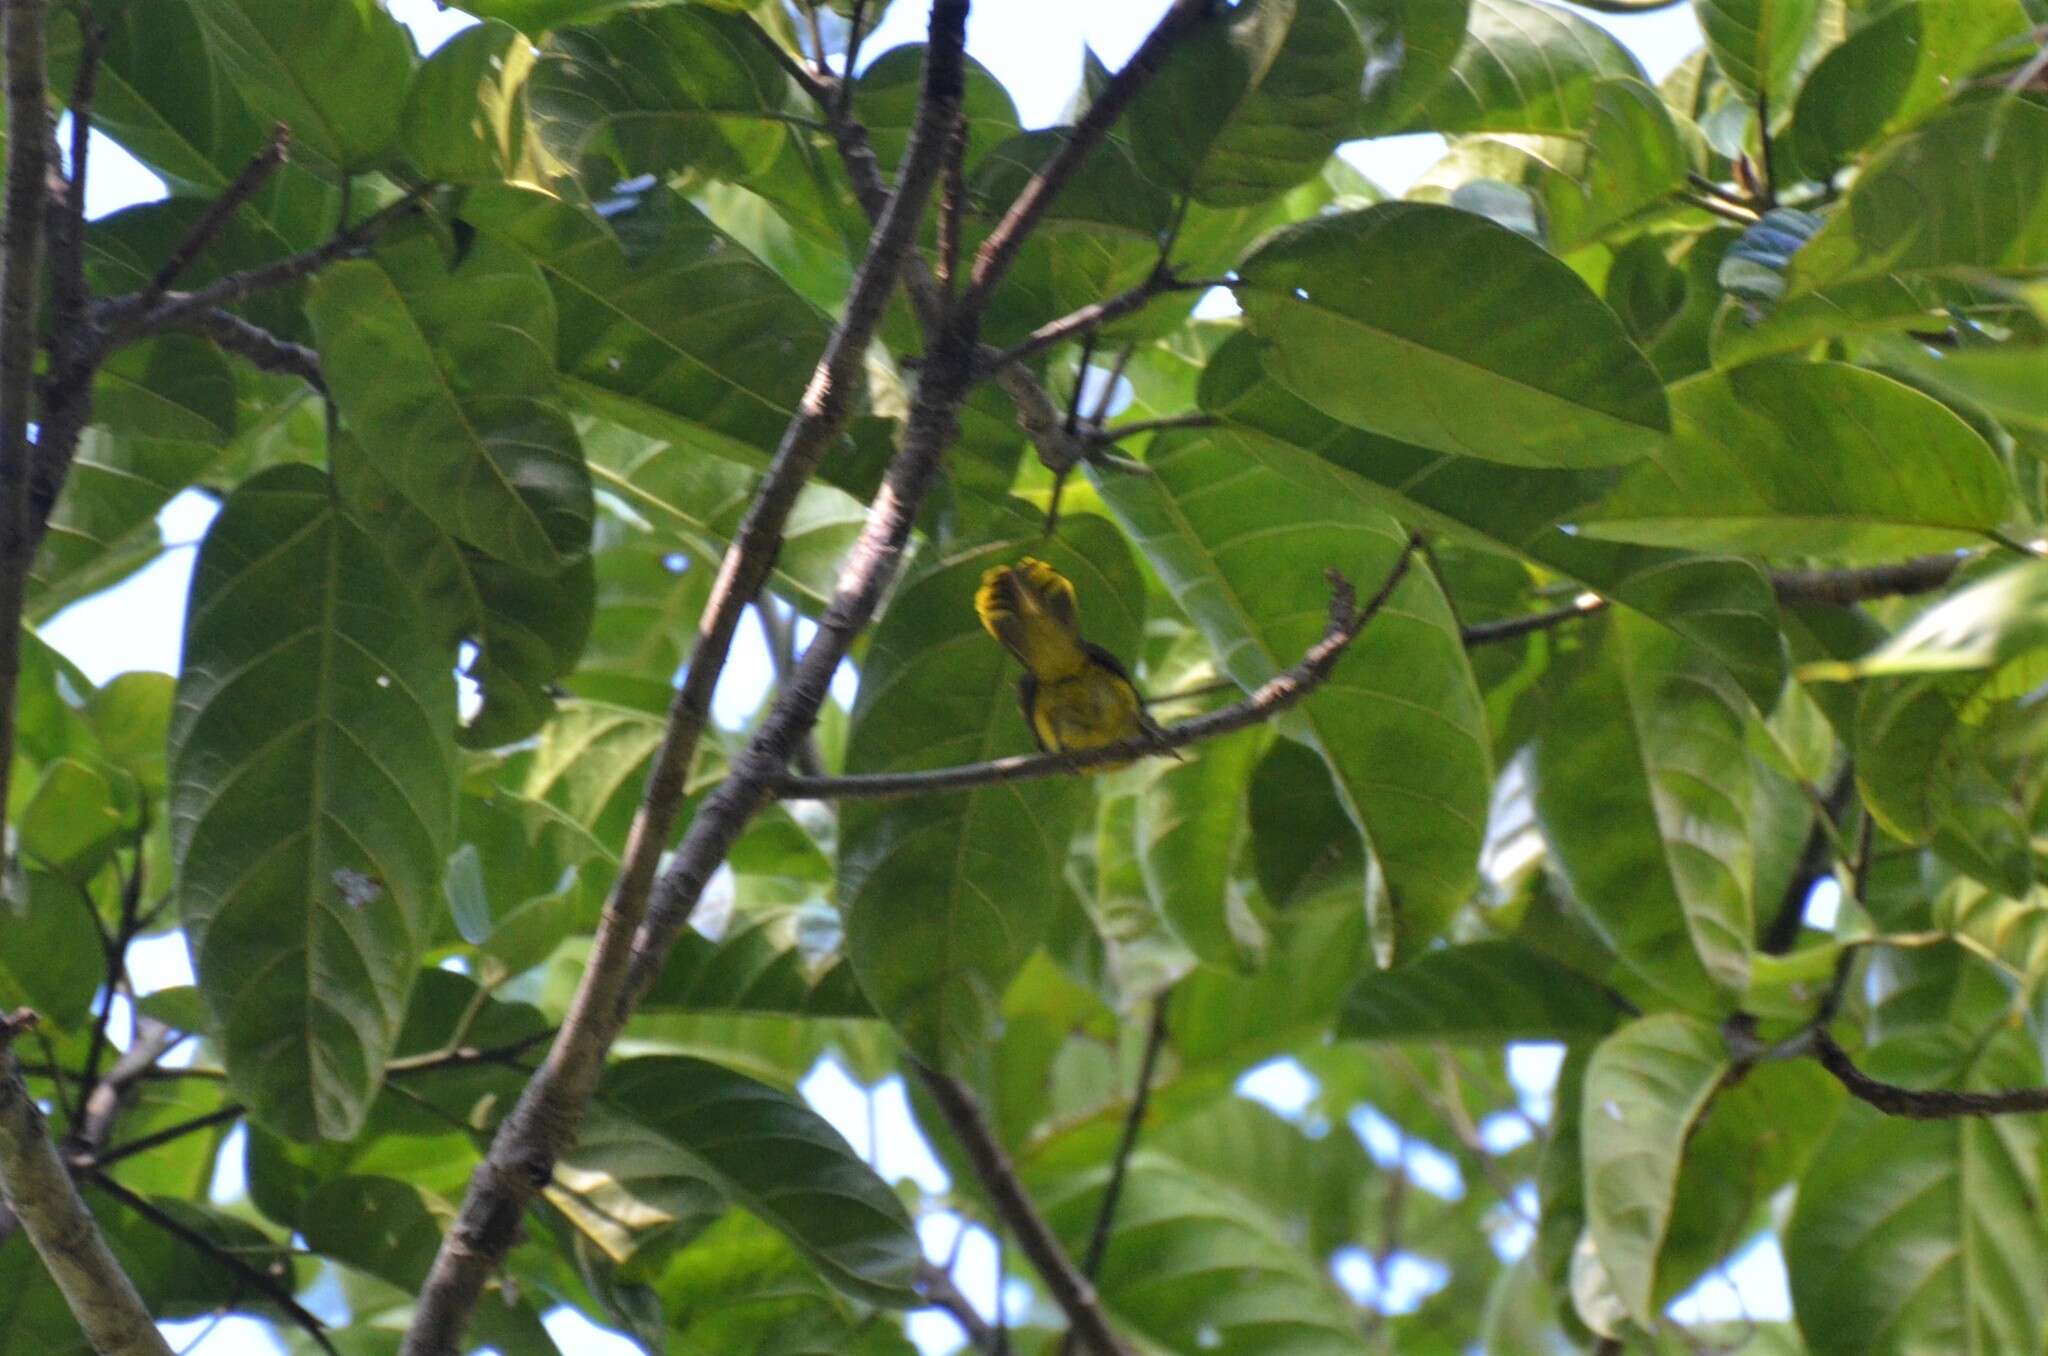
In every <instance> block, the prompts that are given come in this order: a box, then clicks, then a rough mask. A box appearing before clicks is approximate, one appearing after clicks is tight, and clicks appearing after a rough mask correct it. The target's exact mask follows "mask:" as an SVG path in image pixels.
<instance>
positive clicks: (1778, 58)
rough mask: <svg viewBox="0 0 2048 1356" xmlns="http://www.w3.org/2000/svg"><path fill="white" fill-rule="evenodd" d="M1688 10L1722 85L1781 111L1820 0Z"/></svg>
mask: <svg viewBox="0 0 2048 1356" xmlns="http://www.w3.org/2000/svg"><path fill="white" fill-rule="evenodd" d="M1693 12H1694V13H1696V14H1697V15H1699V20H1700V30H1701V31H1702V32H1703V33H1705V34H1706V37H1707V50H1708V51H1710V52H1712V53H1713V54H1714V62H1715V64H1716V65H1717V66H1718V67H1719V68H1720V71H1721V74H1722V76H1723V77H1724V78H1725V79H1726V80H1727V81H1728V83H1729V84H1731V85H1733V86H1734V87H1735V88H1736V89H1737V90H1739V91H1740V92H1741V93H1742V94H1743V95H1744V96H1746V97H1747V98H1748V99H1750V100H1752V101H1753V100H1754V99H1755V98H1756V96H1757V95H1758V94H1763V95H1764V96H1766V97H1767V98H1769V99H1770V100H1772V101H1773V102H1778V103H1779V104H1780V106H1781V107H1782V106H1783V102H1782V101H1783V100H1784V99H1785V96H1786V95H1788V94H1789V93H1790V86H1789V81H1790V79H1791V76H1792V71H1793V67H1794V66H1795V65H1796V64H1797V62H1798V60H1799V52H1800V49H1801V48H1802V47H1803V46H1805V44H1806V39H1807V35H1808V34H1809V33H1810V32H1811V31H1812V29H1813V24H1814V20H1815V18H1816V17H1817V16H1818V15H1819V13H1820V0H1695V4H1694V6H1693Z"/></svg>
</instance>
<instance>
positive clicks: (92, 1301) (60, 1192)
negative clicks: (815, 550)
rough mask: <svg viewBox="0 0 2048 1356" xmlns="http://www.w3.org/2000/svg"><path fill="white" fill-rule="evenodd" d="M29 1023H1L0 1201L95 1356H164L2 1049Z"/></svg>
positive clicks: (24, 1018) (24, 1016) (29, 1017)
mask: <svg viewBox="0 0 2048 1356" xmlns="http://www.w3.org/2000/svg"><path fill="white" fill-rule="evenodd" d="M34 1020H35V1017H34V1014H32V1013H27V1012H21V1013H16V1014H15V1015H14V1017H13V1018H11V1019H8V1020H7V1021H5V1022H0V1201H4V1203H5V1205H6V1206H7V1207H8V1209H10V1210H12V1211H13V1212H14V1214H15V1215H16V1216H17V1217H19V1219H20V1221H21V1224H22V1227H24V1228H25V1229H27V1230H28V1237H29V1242H30V1243H32V1244H33V1245H34V1246H35V1250H36V1255H37V1256H39V1257H41V1258H42V1259H43V1265H44V1266H45V1267H47V1268H48V1269H49V1272H50V1277H51V1279H52V1280H54V1281H56V1283H57V1288H58V1290H60V1291H61V1292H63V1295H64V1302H65V1303H66V1304H68V1305H69V1306H70V1307H71V1312H72V1315H73V1316H74V1317H76V1318H77V1320H78V1325H79V1327H81V1328H83V1329H84V1330H85V1336H86V1340H87V1341H89V1342H91V1343H92V1348H93V1350H94V1351H98V1352H105V1353H110V1356H170V1352H171V1348H170V1346H169V1344H168V1343H166V1342H165V1341H164V1339H163V1335H162V1334H161V1333H159V1332H158V1331H157V1330H156V1323H155V1322H154V1321H153V1320H152V1319H151V1318H150V1316H149V1310H148V1309H147V1308H146V1307H144V1305H143V1303H142V1296H141V1295H139V1294H137V1293H136V1290H135V1285H134V1282H132V1281H130V1280H129V1279H128V1274H127V1273H126V1272H124V1271H122V1270H121V1264H120V1263H119V1262H117V1261H115V1260H114V1255H113V1253H111V1252H109V1251H108V1250H107V1244H106V1240H105V1239H104V1238H102V1237H101V1236H100V1231H99V1226H98V1225H97V1224H96V1223H94V1221H93V1217H92V1215H91V1214H90V1213H89V1212H88V1211H87V1210H86V1208H85V1202H84V1201H82V1200H80V1199H79V1198H78V1191H77V1189H76V1188H75V1187H74V1186H73V1185H72V1183H71V1174H70V1173H68V1172H66V1171H65V1170H64V1164H63V1163H62V1162H61V1161H60V1160H59V1159H58V1157H57V1150H56V1146H54V1145H52V1144H51V1143H50V1133H49V1128H48V1127H47V1126H46V1125H45V1124H44V1121H43V1113H42V1111H41V1110H40V1109H39V1108H38V1107H37V1106H36V1103H35V1098H33V1097H31V1096H30V1095H29V1091H28V1086H27V1085H26V1084H25V1083H23V1082H22V1081H21V1074H20V1072H19V1071H18V1070H17V1069H16V1068H15V1067H14V1052H13V1051H12V1050H11V1049H9V1048H8V1043H9V1042H11V1041H12V1040H13V1038H14V1036H15V1035H16V1034H17V1033H19V1032H20V1031H22V1030H25V1029H26V1028H27V1027H28V1026H29V1025H31V1024H32V1023H33V1022H34Z"/></svg>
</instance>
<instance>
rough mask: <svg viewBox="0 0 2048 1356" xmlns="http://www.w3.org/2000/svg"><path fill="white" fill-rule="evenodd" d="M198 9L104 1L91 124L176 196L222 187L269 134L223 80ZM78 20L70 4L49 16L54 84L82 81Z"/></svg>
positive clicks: (97, 11)
mask: <svg viewBox="0 0 2048 1356" xmlns="http://www.w3.org/2000/svg"><path fill="white" fill-rule="evenodd" d="M193 10H194V7H193V6H191V5H136V4H113V5H97V6H94V7H93V9H92V10H91V13H92V16H93V19H94V21H95V22H96V23H98V24H99V25H100V28H101V34H102V35H101V38H100V52H99V70H98V73H97V75H96V77H95V78H94V82H93V84H94V90H93V105H92V122H93V127H94V129H95V130H97V131H101V132H104V133H106V134H107V135H108V136H110V137H112V138H113V139H114V140H116V141H118V142H120V143H121V146H122V147H123V148H124V149H125V150H127V151H128V152H129V153H130V154H132V155H134V156H135V157H136V158H137V159H139V160H141V161H142V162H143V163H144V164H146V165H148V166H149V167H150V169H152V170H154V171H155V172H156V173H157V174H159V175H161V176H162V177H163V179H164V180H165V182H166V184H167V185H168V186H169V187H170V188H171V189H172V191H173V192H194V193H207V194H211V193H217V192H219V191H220V190H221V189H223V188H225V187H227V185H228V183H229V182H230V181H231V180H232V179H233V178H234V176H235V173H236V172H237V171H238V170H240V169H241V167H242V166H243V165H244V164H245V163H247V161H248V158H249V156H250V155H251V154H253V153H254V152H255V150H256V148H257V145H258V143H259V142H260V141H261V140H262V136H263V131H262V128H261V127H260V126H258V124H257V122H256V120H255V119H254V118H252V117H251V116H249V114H248V112H247V111H246V110H245V109H244V107H243V104H242V100H241V98H240V97H239V96H238V95H237V94H236V93H235V92H234V90H233V87H232V85H231V84H230V82H229V81H228V80H226V79H225V78H223V76H222V73H221V71H220V70H219V69H218V68H217V67H216V65H215V63H214V59H213V56H212V54H211V53H210V52H209V51H208V50H207V45H206V37H205V34H204V32H203V30H202V29H201V28H200V25H199V20H198V18H197V17H196V16H195V14H194V13H193ZM77 64H78V25H77V22H76V16H75V14H74V13H73V11H72V10H70V9H68V8H64V9H58V10H56V11H53V12H52V13H51V15H50V82H51V86H52V88H53V89H58V90H69V89H71V88H72V86H73V82H74V81H75V80H76V78H77Z"/></svg>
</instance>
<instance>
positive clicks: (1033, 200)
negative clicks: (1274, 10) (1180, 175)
mask: <svg viewBox="0 0 2048 1356" xmlns="http://www.w3.org/2000/svg"><path fill="white" fill-rule="evenodd" d="M1220 10H1221V6H1218V5H1216V4H1215V3H1214V0H1173V2H1172V4H1170V5H1169V6H1168V7H1167V10H1166V13H1165V14H1164V15H1162V16H1161V17H1160V20H1159V22H1158V23H1157V24H1156V25H1154V27H1153V29H1152V31H1151V32H1150V33H1149V34H1147V35H1146V37H1145V40H1144V41H1143V42H1142V43H1139V44H1138V50H1137V51H1135V52H1133V53H1131V59H1130V60H1129V61H1127V62H1125V63H1124V65H1123V69H1122V70H1119V71H1118V72H1117V73H1116V74H1115V75H1113V76H1111V77H1110V79H1109V83H1108V84H1106V85H1104V86H1103V88H1102V93H1101V94H1099V95H1097V96H1096V99H1095V102H1094V103H1092V104H1090V105H1089V106H1088V111H1087V112H1086V113H1083V114H1082V115H1081V120H1080V121H1079V122H1077V123H1075V124H1074V129H1073V131H1071V132H1069V133H1068V134H1067V140H1066V144H1064V145H1063V146H1061V147H1060V148H1059V150H1057V151H1055V152H1053V154H1052V157H1051V158H1050V159H1049V160H1047V161H1046V162H1045V163H1044V164H1043V165H1041V166H1039V169H1038V172H1037V173H1036V174H1034V175H1032V176H1031V179H1030V181H1029V182H1027V183H1026V184H1025V185H1024V187H1023V189H1022V190H1021V191H1020V192H1019V193H1018V194H1017V197H1016V199H1015V200H1014V201H1013V202H1011V204H1010V210H1009V211H1008V212H1006V213H1004V214H1003V219H1002V220H1001V221H999V222H997V223H996V227H995V229H994V230H993V231H991V232H989V234H988V237H987V239H985V240H983V241H982V242H981V248H980V249H979V250H977V251H976V252H975V256H974V271H973V273H972V275H971V276H970V278H969V282H968V287H967V295H966V305H967V308H968V309H969V310H970V311H973V312H975V313H977V314H979V313H980V311H981V310H982V308H983V307H984V306H986V305H987V304H988V299H989V297H990V295H991V294H993V293H994V291H995V289H996V287H997V285H998V284H1000V283H1001V282H1002V280H1003V275H1004V274H1005V273H1007V272H1009V268H1010V264H1011V262H1012V261H1013V260H1014V259H1015V258H1016V256H1017V251H1018V250H1019V249H1020V248H1022V247H1023V244H1024V241H1025V240H1026V239H1027V238H1029V236H1030V235H1031V232H1032V231H1033V230H1035V229H1036V228H1037V226H1038V220H1039V218H1040V217H1042V216H1044V215H1045V212H1046V209H1047V208H1049V207H1051V206H1052V202H1053V199H1054V198H1056V197H1058V196H1059V192H1060V190H1061V189H1062V188H1064V187H1066V183H1067V180H1069V179H1071V178H1072V177H1073V176H1074V174H1075V172H1076V171H1078V170H1079V169H1080V168H1081V164H1082V162H1083V161H1085V160H1086V159H1087V158H1088V157H1089V156H1090V155H1091V154H1093V153H1094V151H1095V148H1096V147H1097V146H1098V145H1100V144H1101V142H1102V139H1103V138H1104V137H1105V136H1107V135H1108V134H1109V129H1110V128H1111V127H1113V126H1114V125H1115V124H1116V121H1117V119H1118V118H1121V117H1122V116H1123V114H1124V110H1125V109H1126V108H1128V107H1130V104H1131V101H1132V100H1133V99H1135V98H1137V96H1138V91H1140V90H1142V89H1143V88H1144V87H1145V86H1146V85H1148V84H1150V83H1151V81H1152V77H1154V76H1155V75H1157V74H1159V72H1160V70H1161V69H1163V68H1164V67H1165V65H1166V61H1167V58H1168V57H1169V56H1171V55H1172V54H1173V49H1174V47H1175V46H1177V45H1178V44H1179V43H1180V41H1181V39H1182V38H1184V37H1186V36H1187V35H1188V34H1190V33H1192V32H1193V31H1194V30H1195V29H1196V27H1198V26H1199V25H1201V24H1203V23H1205V22H1207V21H1208V20H1209V19H1210V18H1212V17H1214V16H1215V15H1216V14H1217V13H1219V12H1220Z"/></svg>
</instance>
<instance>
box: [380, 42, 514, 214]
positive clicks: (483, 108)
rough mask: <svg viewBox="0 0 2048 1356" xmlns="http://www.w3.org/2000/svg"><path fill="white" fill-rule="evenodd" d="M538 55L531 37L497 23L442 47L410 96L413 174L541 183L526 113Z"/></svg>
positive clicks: (405, 127) (406, 141)
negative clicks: (530, 81) (527, 88)
mask: <svg viewBox="0 0 2048 1356" xmlns="http://www.w3.org/2000/svg"><path fill="white" fill-rule="evenodd" d="M534 56H535V53H534V50H533V44H532V43H531V42H529V41H527V39H526V36H525V35H524V34H522V33H521V32H520V31H519V30H518V29H516V28H513V27H512V26H511V25H509V24H504V23H500V22H498V21H496V20H487V21H486V22H484V23H481V24H477V25H475V26H473V27H471V28H466V29H464V30H463V31H462V32H460V33H457V34H456V35H455V36H454V37H452V38H450V39H449V40H448V41H447V42H445V43H443V44H442V45H441V46H440V47H439V48H437V49H436V50H435V52H434V54H433V55H432V56H430V57H428V58H427V60H426V61H425V62H424V63H423V64H422V65H421V66H420V68H419V70H417V71H415V72H414V73H413V77H412V87H411V88H410V89H408V90H407V91H406V95H405V113H404V117H403V119H402V120H401V122H400V125H399V139H400V142H401V144H402V145H403V146H404V148H405V154H406V158H407V159H409V160H410V161H411V162H412V164H413V167H414V168H415V169H417V170H418V171H419V172H420V173H421V174H423V175H425V176H426V177H427V178H429V179H438V180H441V181H443V182H446V183H455V184H471V183H492V182H495V181H497V180H500V179H512V178H519V179H529V180H530V179H534V178H536V177H537V176H538V172H539V167H538V166H537V165H536V163H535V161H536V160H537V159H538V157H537V156H536V154H535V152H536V151H537V149H538V145H537V142H536V141H534V140H533V139H532V138H531V137H530V136H529V128H528V121H527V114H526V82H527V79H528V77H530V76H531V75H532V74H533V68H534Z"/></svg>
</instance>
